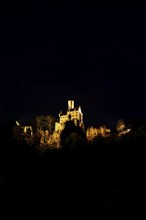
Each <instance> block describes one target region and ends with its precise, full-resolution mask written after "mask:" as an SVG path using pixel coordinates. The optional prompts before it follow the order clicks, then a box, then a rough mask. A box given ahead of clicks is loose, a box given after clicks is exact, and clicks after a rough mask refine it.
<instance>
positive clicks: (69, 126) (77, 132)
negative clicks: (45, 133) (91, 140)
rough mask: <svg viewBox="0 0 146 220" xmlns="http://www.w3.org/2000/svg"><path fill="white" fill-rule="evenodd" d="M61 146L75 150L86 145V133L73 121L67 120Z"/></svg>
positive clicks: (61, 137)
mask: <svg viewBox="0 0 146 220" xmlns="http://www.w3.org/2000/svg"><path fill="white" fill-rule="evenodd" d="M60 139H61V146H62V147H63V148H66V149H69V150H75V149H76V148H80V147H82V146H85V145H86V133H85V131H84V130H83V129H82V128H81V127H79V126H75V124H74V122H73V121H67V122H66V123H65V128H64V130H63V131H62V133H61V135H60Z"/></svg>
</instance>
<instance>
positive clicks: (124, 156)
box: [0, 121, 146, 219]
mask: <svg viewBox="0 0 146 220" xmlns="http://www.w3.org/2000/svg"><path fill="white" fill-rule="evenodd" d="M13 126H14V122H10V121H9V122H4V123H3V124H1V125H0V137H1V138H0V141H1V142H0V200H1V203H2V204H3V207H7V209H8V210H9V208H10V207H12V206H13V207H14V205H15V209H13V211H15V210H16V211H17V209H18V207H19V209H21V210H23V211H24V210H25V213H27V211H28V210H29V211H30V210H31V211H32V210H33V213H34V215H35V214H37V213H38V212H41V213H44V212H45V213H47V215H48V216H49V215H51V214H52V213H53V216H54V218H55V215H56V214H58V212H59V215H60V216H62V217H64V218H66V219H72V218H73V217H75V218H76V219H77V218H78V217H79V216H80V217H79V219H84V216H89V218H90V219H97V218H96V217H98V216H122V215H123V216H127V214H128V215H129V216H131V215H132V216H134V215H142V214H145V212H144V210H145V183H146V181H145V147H146V135H145V132H144V131H143V132H142V133H140V132H139V131H138V130H137V134H136V129H135V131H134V133H132V132H131V133H128V134H126V135H125V136H123V137H118V138H117V137H116V136H114V135H113V136H110V137H107V138H102V137H97V138H95V139H94V140H93V141H92V142H90V143H88V142H87V141H86V138H85V135H84V132H83V131H81V130H80V128H76V130H75V132H74V130H73V129H74V128H73V127H68V128H67V129H66V131H64V133H63V134H62V136H61V138H62V148H60V149H51V150H49V149H48V150H46V151H45V152H40V151H38V150H37V148H35V146H33V145H32V146H29V145H27V144H26V142H25V141H23V140H21V141H18V140H17V139H15V138H14V137H13ZM71 132H74V134H73V135H72V136H71V138H68V136H69V134H70V133H71ZM76 134H78V135H79V136H78V137H77V135H76ZM66 138H68V139H67V140H68V141H65V140H66ZM16 207H17V208H16ZM33 207H35V208H34V209H33ZM1 209H2V206H1ZM67 213H69V214H67ZM54 218H53V219H54Z"/></svg>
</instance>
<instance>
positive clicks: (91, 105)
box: [0, 2, 146, 125]
mask: <svg viewBox="0 0 146 220" xmlns="http://www.w3.org/2000/svg"><path fill="white" fill-rule="evenodd" d="M15 6H16V5H13V4H12V5H9V7H8V6H6V5H5V6H4V9H5V10H4V13H3V15H2V14H1V16H0V100H1V105H0V106H1V107H0V115H1V116H0V117H1V120H2V119H7V118H15V119H18V120H19V119H21V120H23V119H27V118H31V117H33V116H36V115H40V114H53V115H54V116H56V117H57V116H58V113H59V111H60V110H61V109H62V110H65V109H66V108H67V100H68V99H74V100H75V105H81V107H82V110H83V113H84V119H85V123H86V124H94V125H96V124H101V123H105V124H109V125H111V124H113V123H114V122H115V121H116V120H118V119H120V118H124V119H125V120H128V119H130V118H131V117H133V116H137V117H145V112H146V108H145V92H146V86H145V84H146V83H145V62H146V61H145V58H146V54H145V52H146V43H145V39H146V30H145V10H144V9H143V8H142V7H133V8H132V7H127V8H126V7H119V6H115V7H113V6H109V5H108V6H107V7H100V6H97V7H95V6H94V5H90V6H89V5H87V4H86V5H85V4H78V5H69V4H68V5H67V4H65V3H64V4H62V5H61V4H57V5H55V4H54V5H48V4H43V3H42V4H41V5H39V4H37V3H36V2H34V3H33V2H31V4H29V5H19V10H18V8H17V7H18V5H17V7H15Z"/></svg>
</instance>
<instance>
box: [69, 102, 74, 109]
mask: <svg viewBox="0 0 146 220" xmlns="http://www.w3.org/2000/svg"><path fill="white" fill-rule="evenodd" d="M71 109H74V101H73V100H69V101H68V110H71Z"/></svg>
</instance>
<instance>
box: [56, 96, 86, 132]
mask: <svg viewBox="0 0 146 220" xmlns="http://www.w3.org/2000/svg"><path fill="white" fill-rule="evenodd" d="M70 120H71V121H73V122H74V124H75V125H76V126H80V127H82V128H83V127H84V123H83V113H82V110H81V107H80V106H79V107H77V108H74V101H73V100H69V101H68V109H67V112H66V113H65V114H63V113H62V111H61V112H60V113H59V122H56V123H55V131H56V132H59V133H60V132H61V131H62V130H63V129H64V126H65V122H67V121H70Z"/></svg>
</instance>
